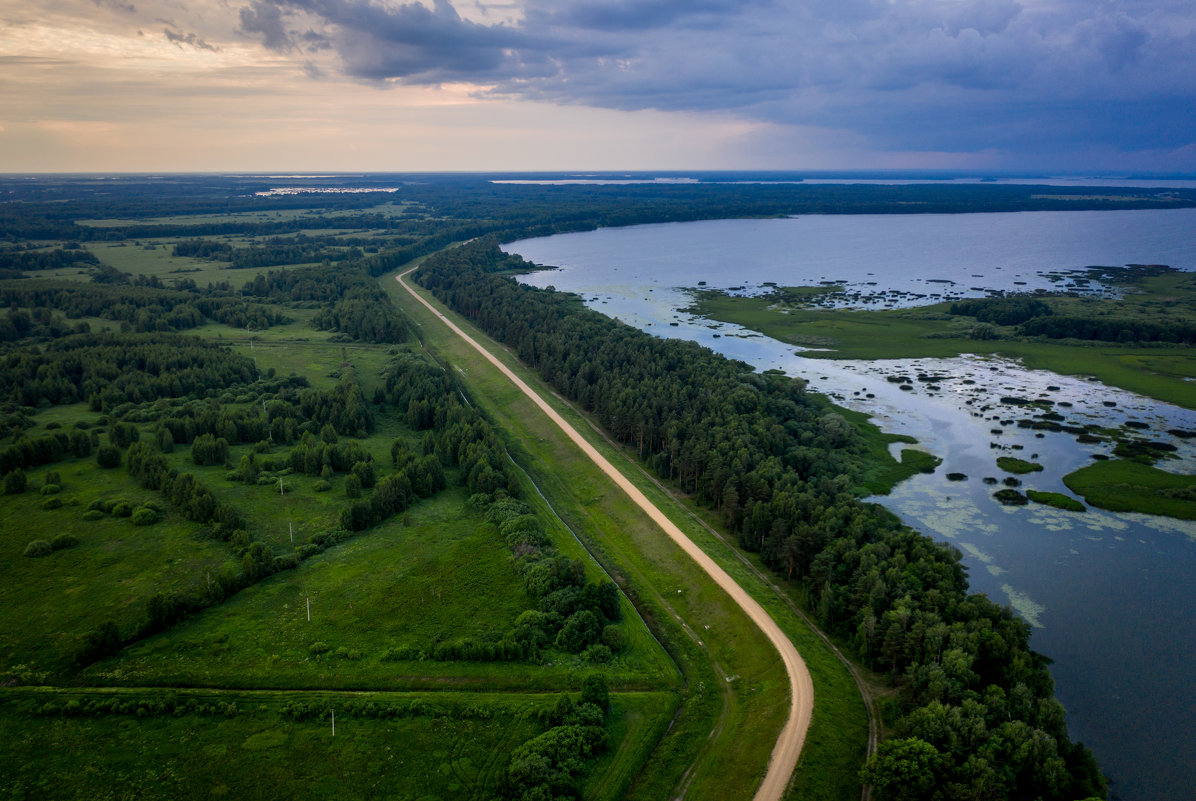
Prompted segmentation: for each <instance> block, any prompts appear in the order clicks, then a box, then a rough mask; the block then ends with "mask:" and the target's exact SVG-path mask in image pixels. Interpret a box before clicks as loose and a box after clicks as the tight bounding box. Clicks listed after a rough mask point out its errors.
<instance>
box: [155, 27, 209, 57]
mask: <svg viewBox="0 0 1196 801" xmlns="http://www.w3.org/2000/svg"><path fill="white" fill-rule="evenodd" d="M162 33H163V34H164V35H165V36H166V40H167V41H168V42H170V43H172V44H174V45H177V46H179V47H182V46H183V45H187V46H188V47H194V48H195V49H196V50H207V51H209V52H212V53H218V52H220V48H219V47H216V46H215V45H210V44H208V43H207V42H205V41H204V40H203V39H200V38H199V37H198V36H196V35H195V34H194V33H177V32H175V31H172V30H171V29H170V28H166V29H164V30H163V31H162Z"/></svg>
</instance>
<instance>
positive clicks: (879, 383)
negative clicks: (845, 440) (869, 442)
mask: <svg viewBox="0 0 1196 801" xmlns="http://www.w3.org/2000/svg"><path fill="white" fill-rule="evenodd" d="M504 247H505V249H506V250H508V251H509V252H513V253H519V254H520V255H522V256H523V257H524V258H527V259H529V260H531V261H534V262H535V263H537V264H542V265H555V266H559V267H560V269H556V270H547V271H542V272H538V273H535V274H532V275H528V276H524V277H523V278H522V280H524V281H526V282H527V283H529V284H533V285H536V286H548V285H553V286H555V287H556V288H557V289H562V290H567V291H571V292H576V293H578V294H579V295H581V296H582V297H583V298H585V300H586V303H587V305H589V306H591V307H592V308H595V309H598V310H599V311H602V312H604V313H606V314H609V315H611V316H614V317H618V318H619V319H622V320H623V321H625V322H628V323H630V324H632V325H636V326H638V327H640V328H642V329H643V330H646V331H649V332H652V333H655V334H658V335H661V336H672V337H685V338H688V339H692V340H695V341H697V342H700V343H701V344H703V345H706V346H708V347H711V348H712V349H714V350H717V351H719V352H721V353H724V354H726V355H727V356H730V357H733V358H737V359H742V360H744V361H746V362H748V363H750V364H752V365H754V366H755V367H757V368H758V369H769V368H779V369H782V370H784V371H785V372H786V373H788V374H790V375H794V376H800V377H803V378H805V379H806V380H807V381H809V383H810V388H811V390H815V391H818V392H822V393H825V394H827V395H829V396H831V397H832V398H833V399H834V400H835V401H836V402H837V403H840V404H842V405H845V406H849V407H851V408H853V409H858V410H861V411H864V412H867V413H869V414H872V415H873V416H874V418H875V419H876V422H877V423H878V424H879V425H880V426H881V427H882V428H883V429H884V430H886V431H890V432H893V433H903V434H910V435H912V436H914V437H916V438H917V439H918V440H919V443H920V446H921V447H925V448H926V449H927V450H929V451H931V452H932V453H934V454H936V455H938V456H940V457H942V458H943V464H942V465H941V467H939V468H938V470H936V471H935V473H934V474H932V475H919V476H916V477H915V478H913V479H910V480H909V481H906V482H904V483H903V484H902V485H900V486H899V487H898V488H897V489H896V490H895V491H894V492H893V493H892V494H891V495H889V496H887V497H882V498H875V499H874V500H876V501H878V502H880V503H883V504H884V505H885V506H887V507H888V508H889V509H891V510H892V511H893V512H894V513H896V514H898V515H899V516H900V517H901V518H902V519H903V520H904V521H905V522H906V523H908V524H909V525H911V526H913V527H914V528H916V529H918V530H920V531H923V532H924V533H926V534H928V535H931V536H933V537H935V538H936V539H939V540H943V541H946V542H950V543H951V544H953V545H955V546H956V547H958V548H959V549H960V550H961V551H962V552H963V554H964V563H965V565H967V567H968V569H969V574H970V577H971V583H972V587H973V589H974V590H975V591H978V592H984V593H986V594H987V595H989V596H990V597H991V598H993V599H994V600H997V601H999V602H1002V603H1008V604H1010V605H1011V606H1012V607H1013V608H1014V609H1015V610H1017V612H1018V613H1019V614H1021V615H1022V617H1023V618H1024V619H1026V620H1027V621H1028V622H1029V623H1030V624H1031V625H1032V626H1033V631H1034V633H1033V640H1032V644H1033V646H1034V648H1035V649H1036V650H1038V651H1041V652H1042V653H1044V654H1046V655H1047V656H1049V657H1050V658H1051V659H1053V660H1054V662H1055V664H1054V665H1053V666H1052V674H1053V675H1054V677H1055V680H1056V684H1057V692H1058V696H1059V699H1060V701H1061V702H1062V703H1063V704H1064V705H1065V706H1066V707H1067V709H1068V713H1069V716H1068V721H1069V726H1070V729H1071V733H1072V736H1073V737H1074V738H1076V739H1079V740H1082V741H1084V742H1085V743H1086V744H1088V745H1089V746H1090V747H1091V748H1092V749H1093V750H1094V751H1095V753H1096V755H1097V758H1098V760H1099V761H1100V763H1101V765H1102V767H1103V768H1104V770H1105V772H1106V773H1107V775H1109V777H1110V778H1111V780H1112V787H1111V790H1112V795H1113V796H1114V797H1118V798H1123V799H1128V800H1129V801H1153V800H1154V799H1161V798H1186V797H1190V795H1191V788H1192V787H1194V786H1196V738H1194V737H1192V735H1191V731H1190V729H1189V726H1190V725H1191V721H1192V720H1193V719H1196V700H1194V696H1193V694H1192V693H1191V691H1190V686H1191V684H1192V680H1193V679H1194V678H1196V631H1193V627H1192V623H1193V621H1196V588H1194V586H1193V584H1192V577H1193V576H1196V523H1193V522H1188V521H1176V520H1171V519H1168V518H1162V517H1156V516H1151V515H1142V514H1121V513H1112V512H1104V511H1101V510H1097V509H1089V510H1088V511H1087V512H1084V513H1075V512H1065V511H1061V510H1056V509H1052V508H1050V507H1046V506H1041V505H1038V504H1030V505H1029V506H1024V507H1010V506H1003V505H1001V504H1000V503H998V502H997V501H995V500H994V499H993V498H992V492H993V491H994V490H995V489H997V488H998V487H997V486H993V485H992V484H991V483H986V482H985V480H984V479H986V478H987V479H990V481H991V480H992V479H1003V478H1005V477H1006V476H1007V475H1008V474H1006V473H1004V472H1002V471H1001V470H999V469H998V468H997V467H996V458H997V457H998V456H1017V457H1019V458H1023V459H1031V457H1033V461H1036V462H1040V463H1042V464H1043V465H1044V466H1045V469H1044V470H1043V471H1042V472H1039V473H1034V474H1030V475H1028V476H1021V477H1020V478H1021V480H1022V482H1023V484H1022V487H1021V489H1023V490H1024V489H1026V488H1033V489H1038V490H1044V491H1056V492H1063V493H1067V489H1066V488H1065V487H1064V486H1063V484H1062V482H1061V478H1062V476H1063V475H1065V474H1066V473H1068V472H1070V471H1072V470H1074V469H1075V468H1077V467H1080V466H1082V465H1084V464H1088V463H1090V461H1091V460H1092V458H1093V455H1094V454H1096V453H1108V452H1110V451H1111V445H1108V444H1096V445H1094V444H1087V445H1086V444H1080V443H1078V442H1077V441H1076V439H1075V437H1074V436H1072V435H1069V434H1067V433H1064V432H1052V431H1036V430H1033V429H1030V428H1022V427H1019V426H1018V425H1017V421H1018V420H1019V419H1023V418H1027V417H1029V414H1028V413H1027V412H1025V411H1024V410H1023V409H1021V408H1020V407H1016V406H1011V405H1008V404H1002V403H1001V402H1000V398H1001V397H1002V396H1019V397H1024V398H1028V399H1044V400H1046V399H1049V400H1052V401H1053V402H1055V404H1056V406H1055V407H1054V408H1055V410H1056V411H1057V412H1060V413H1064V414H1065V417H1066V419H1067V423H1068V424H1069V425H1084V424H1085V423H1099V424H1101V425H1107V426H1111V427H1118V426H1122V425H1124V424H1125V423H1126V422H1130V423H1132V424H1133V425H1135V426H1139V427H1141V426H1146V427H1148V430H1149V436H1150V438H1151V439H1161V440H1166V441H1169V442H1172V443H1173V444H1174V445H1175V446H1176V448H1177V451H1176V455H1177V456H1178V459H1177V460H1175V461H1173V462H1167V463H1161V464H1160V466H1161V467H1164V468H1165V469H1169V470H1173V471H1176V472H1188V473H1190V472H1192V471H1193V470H1196V444H1193V443H1192V442H1191V441H1187V440H1182V439H1177V438H1175V437H1171V436H1169V435H1168V434H1166V433H1165V432H1166V429H1168V428H1185V429H1194V428H1196V412H1193V411H1190V410H1187V409H1181V408H1178V407H1174V406H1170V405H1168V404H1163V403H1159V402H1156V401H1152V400H1150V399H1146V398H1142V397H1139V396H1136V395H1133V394H1132V393H1129V392H1123V391H1121V390H1117V389H1113V388H1110V387H1106V386H1103V385H1101V384H1099V383H1097V382H1094V381H1088V380H1084V379H1082V378H1075V377H1065V376H1059V375H1055V374H1052V373H1048V372H1045V371H1031V370H1027V369H1025V368H1023V367H1022V366H1021V365H1019V364H1017V363H1014V362H1010V361H1007V360H1002V359H982V358H977V357H967V356H965V357H960V358H957V359H951V360H933V359H918V360H900V361H876V362H850V361H826V360H815V359H808V358H803V357H802V356H801V355H800V352H799V351H797V350H796V349H795V348H794V347H793V346H791V345H786V344H784V343H781V342H777V341H775V340H771V339H769V338H767V337H764V336H761V335H759V334H756V333H754V332H750V331H746V330H744V329H740V328H738V327H737V326H732V325H725V324H719V323H712V322H710V321H707V320H702V319H696V318H694V317H692V316H691V315H689V314H687V313H685V312H682V311H680V309H683V308H685V307H687V306H688V305H689V303H690V302H691V291H692V289H693V288H694V287H696V286H698V285H699V282H705V283H704V285H705V286H706V287H707V288H720V289H728V290H733V291H737V292H747V293H750V292H759V291H764V290H766V289H767V287H765V286H764V285H765V283H766V282H771V283H776V284H779V285H782V286H785V285H790V286H796V285H812V284H817V283H819V282H820V281H842V282H846V283H845V286H846V288H848V289H851V290H853V291H858V293H859V294H860V296H861V297H863V296H868V299H866V300H865V301H861V302H860V305H873V306H878V305H879V306H883V305H891V304H894V303H896V304H899V305H910V304H917V303H927V302H933V301H935V300H939V299H943V298H949V297H978V296H982V295H983V294H985V292H986V291H988V290H990V289H1003V290H1020V289H1034V288H1052V287H1055V286H1058V285H1059V281H1060V279H1059V277H1058V276H1057V275H1052V274H1053V273H1054V274H1057V273H1059V272H1062V271H1068V270H1075V269H1080V268H1083V267H1086V266H1094V265H1101V266H1117V265H1124V264H1130V263H1140V264H1170V265H1172V266H1174V267H1178V268H1181V269H1186V270H1193V269H1196V209H1181V210H1166V211H1107V212H1088V211H1084V212H1018V213H1008V214H1005V213H996V214H959V215H852V216H846V215H844V216H831V215H826V216H817V215H815V216H804V217H799V218H790V219H779V220H716V221H705V222H696V223H675V224H665V225H646V226H635V227H629V228H609V229H600V230H597V231H591V232H585V233H576V234H562V235H558V236H553V237H546V238H541V239H532V240H523V241H520V242H515V243H512V244H510V245H506V246H504ZM918 373H923V374H934V375H940V376H942V378H941V380H938V381H935V382H918V381H913V382H911V384H912V385H914V390H913V391H902V390H900V389H899V388H898V384H896V383H893V382H891V381H889V380H888V378H889V377H890V376H896V375H917V374H918ZM1109 404H1112V405H1109ZM948 473H962V474H965V475H966V476H967V479H966V480H963V481H950V480H948V479H947V477H946V476H947V474H948Z"/></svg>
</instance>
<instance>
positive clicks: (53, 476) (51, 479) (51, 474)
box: [42, 470, 62, 494]
mask: <svg viewBox="0 0 1196 801" xmlns="http://www.w3.org/2000/svg"><path fill="white" fill-rule="evenodd" d="M42 484H43V485H45V484H62V476H61V475H59V473H58V471H57V470H48V471H46V475H45V478H43V479H42ZM47 494H49V493H47Z"/></svg>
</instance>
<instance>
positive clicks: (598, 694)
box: [581, 673, 610, 713]
mask: <svg viewBox="0 0 1196 801" xmlns="http://www.w3.org/2000/svg"><path fill="white" fill-rule="evenodd" d="M581 702H582V703H583V704H593V705H594V706H596V707H598V708H599V709H601V710H602V711H603V712H604V713H606V712H609V711H610V689H609V688H608V687H607V685H606V677H605V676H603V675H602V674H601V673H591V674H590V675H588V676H586V677H585V679H584V680H583V681H582V684H581Z"/></svg>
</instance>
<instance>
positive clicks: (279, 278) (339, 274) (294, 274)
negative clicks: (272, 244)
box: [243, 265, 407, 343]
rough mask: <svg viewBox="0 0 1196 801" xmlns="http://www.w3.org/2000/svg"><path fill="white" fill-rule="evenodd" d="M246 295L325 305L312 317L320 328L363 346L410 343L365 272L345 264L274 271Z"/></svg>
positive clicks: (248, 287) (247, 289) (260, 278)
mask: <svg viewBox="0 0 1196 801" xmlns="http://www.w3.org/2000/svg"><path fill="white" fill-rule="evenodd" d="M243 291H244V292H245V293H246V294H248V295H252V296H254V297H260V298H263V299H266V300H269V301H270V302H274V303H283V302H291V303H297V302H302V301H317V302H320V303H323V304H325V305H323V306H322V307H321V309H320V310H319V312H317V313H316V315H315V317H313V318H312V325H313V326H315V327H316V328H319V329H323V330H331V331H340V332H342V333H345V334H348V335H349V336H351V337H352V338H354V339H357V340H361V341H363V342H388V343H397V342H403V341H405V340H406V339H407V326H406V325H405V324H404V322H403V320H402V318H400V317H399V315H398V313H397V312H396V311H395V309H394V306H393V305H392V304H391V302H390V298H388V297H387V296H386V293H385V292H383V291H382V288H381V287H379V286H378V283H377V282H376V281H372V280H370V278H369V276H368V275H366V274H365V273H364V272H363V271H362V270H360V269H358V268H355V267H352V266H349V265H344V266H341V267H338V268H337V269H334V270H329V269H327V268H324V267H308V268H297V269H293V270H271V271H270V272H268V273H266V274H264V275H263V274H260V273H259V274H258V275H257V276H255V277H254V279H253V281H250V282H249V283H247V284H245V286H244V288H243Z"/></svg>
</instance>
